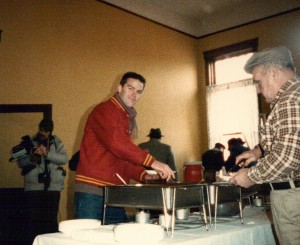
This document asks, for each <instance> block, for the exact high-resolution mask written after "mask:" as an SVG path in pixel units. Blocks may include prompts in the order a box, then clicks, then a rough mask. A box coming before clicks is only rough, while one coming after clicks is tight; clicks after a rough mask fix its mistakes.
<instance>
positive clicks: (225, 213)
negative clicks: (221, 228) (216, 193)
mask: <svg viewBox="0 0 300 245" xmlns="http://www.w3.org/2000/svg"><path fill="white" fill-rule="evenodd" d="M210 210H211V214H212V215H215V205H211V206H210ZM239 213H240V208H239V203H238V202H227V203H219V204H218V206H217V216H221V217H230V216H236V215H238V214H239Z"/></svg>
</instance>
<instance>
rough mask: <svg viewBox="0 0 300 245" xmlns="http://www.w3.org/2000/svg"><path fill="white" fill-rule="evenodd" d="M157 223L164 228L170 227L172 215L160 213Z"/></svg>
mask: <svg viewBox="0 0 300 245" xmlns="http://www.w3.org/2000/svg"><path fill="white" fill-rule="evenodd" d="M159 225H160V226H162V227H164V228H168V229H169V228H171V226H172V216H171V215H170V214H166V215H164V214H160V215H159Z"/></svg>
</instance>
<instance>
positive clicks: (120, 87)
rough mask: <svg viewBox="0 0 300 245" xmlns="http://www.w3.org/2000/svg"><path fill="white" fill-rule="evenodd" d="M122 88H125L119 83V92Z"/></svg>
mask: <svg viewBox="0 0 300 245" xmlns="http://www.w3.org/2000/svg"><path fill="white" fill-rule="evenodd" d="M122 88H123V87H122V85H121V84H119V85H118V92H119V93H121V91H122Z"/></svg>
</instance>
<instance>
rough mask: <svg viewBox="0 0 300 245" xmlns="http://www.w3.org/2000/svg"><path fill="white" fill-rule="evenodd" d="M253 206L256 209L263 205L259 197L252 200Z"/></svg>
mask: <svg viewBox="0 0 300 245" xmlns="http://www.w3.org/2000/svg"><path fill="white" fill-rule="evenodd" d="M252 202H253V205H254V206H256V207H261V206H262V205H263V200H262V198H261V197H255V198H254V199H253V200H252Z"/></svg>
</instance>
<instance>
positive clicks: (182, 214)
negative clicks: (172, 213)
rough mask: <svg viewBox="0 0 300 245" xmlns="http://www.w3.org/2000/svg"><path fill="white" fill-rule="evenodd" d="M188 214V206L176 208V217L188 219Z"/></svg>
mask: <svg viewBox="0 0 300 245" xmlns="http://www.w3.org/2000/svg"><path fill="white" fill-rule="evenodd" d="M189 216H190V209H189V208H181V209H176V219H178V220H185V219H189Z"/></svg>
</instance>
